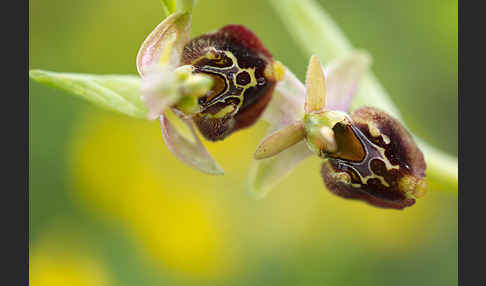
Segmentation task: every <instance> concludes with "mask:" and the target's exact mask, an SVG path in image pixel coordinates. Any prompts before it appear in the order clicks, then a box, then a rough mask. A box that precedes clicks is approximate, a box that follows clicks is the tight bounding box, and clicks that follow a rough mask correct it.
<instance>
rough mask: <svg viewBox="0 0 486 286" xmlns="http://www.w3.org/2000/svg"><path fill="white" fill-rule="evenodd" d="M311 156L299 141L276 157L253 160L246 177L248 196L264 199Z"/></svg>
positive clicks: (305, 146)
mask: <svg viewBox="0 0 486 286" xmlns="http://www.w3.org/2000/svg"><path fill="white" fill-rule="evenodd" d="M312 154H313V153H312V152H311V151H310V150H309V148H307V145H306V144H305V142H304V141H301V142H299V143H297V144H296V145H294V146H292V147H290V148H288V149H286V150H284V151H282V152H281V153H280V154H278V156H275V157H272V158H268V159H264V160H258V161H257V160H254V161H253V162H252V164H251V166H250V171H249V177H248V183H249V192H250V194H251V195H252V196H253V197H254V198H256V199H261V198H263V197H265V196H266V195H267V194H268V193H269V192H270V191H271V190H272V189H273V188H274V187H275V185H277V184H278V183H280V182H281V181H282V180H283V179H284V178H285V177H286V176H287V175H288V174H290V171H292V169H293V168H294V167H295V166H296V165H297V164H298V163H299V162H301V161H302V160H304V159H306V158H308V157H309V156H311V155H312Z"/></svg>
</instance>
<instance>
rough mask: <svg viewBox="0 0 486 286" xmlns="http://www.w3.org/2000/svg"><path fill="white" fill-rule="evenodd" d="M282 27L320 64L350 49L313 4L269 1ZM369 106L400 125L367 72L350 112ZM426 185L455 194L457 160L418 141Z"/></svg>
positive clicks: (383, 92)
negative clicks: (389, 115)
mask: <svg viewBox="0 0 486 286" xmlns="http://www.w3.org/2000/svg"><path fill="white" fill-rule="evenodd" d="M269 1H270V4H271V5H272V6H273V8H274V9H275V10H276V11H277V14H278V15H279V16H280V18H281V20H282V22H283V24H284V25H285V26H286V27H287V29H288V30H289V32H290V33H291V35H292V36H293V37H294V38H295V40H296V42H297V43H298V44H300V46H301V47H302V49H303V50H304V51H305V52H307V54H308V55H309V56H310V55H312V54H316V55H318V56H319V58H320V59H321V60H322V61H330V60H331V59H335V58H343V57H345V56H346V55H348V54H349V53H350V52H351V51H352V50H353V46H352V44H351V42H350V41H349V40H348V39H347V38H346V36H345V35H344V33H343V32H342V31H341V29H340V28H339V27H338V25H337V24H336V23H335V22H334V21H333V20H332V18H331V17H330V16H329V15H328V13H327V12H326V11H325V10H324V9H322V7H320V6H319V5H317V3H316V2H315V1H313V0H299V1H294V0H269ZM365 105H371V106H375V107H378V108H380V109H382V110H385V111H386V112H388V113H389V114H391V115H392V116H394V117H395V118H398V119H399V120H401V121H402V122H403V120H402V119H401V117H400V113H399V111H398V109H397V107H396V106H395V105H394V104H393V102H392V101H391V99H390V97H389V96H388V94H387V92H386V90H385V89H384V88H383V86H382V85H381V84H380V82H379V81H378V80H377V78H376V77H375V75H374V74H373V73H371V72H368V73H367V74H366V75H365V77H364V78H363V80H362V81H361V83H360V88H359V91H358V94H357V95H356V96H355V97H354V98H353V100H352V103H351V110H355V109H357V108H359V107H362V106H365ZM417 141H419V142H418V143H419V146H420V148H421V149H423V151H424V155H425V158H426V162H427V173H428V174H430V176H428V180H429V183H430V185H433V186H435V187H436V188H440V189H451V190H457V173H458V164H457V158H454V157H451V156H449V155H447V154H445V153H443V152H441V151H440V150H438V149H436V148H434V147H432V146H429V145H428V144H426V143H424V142H423V141H422V140H420V139H417Z"/></svg>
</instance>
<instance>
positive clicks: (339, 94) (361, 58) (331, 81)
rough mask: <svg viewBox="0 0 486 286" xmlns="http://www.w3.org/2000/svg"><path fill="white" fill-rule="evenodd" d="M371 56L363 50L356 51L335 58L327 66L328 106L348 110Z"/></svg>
mask: <svg viewBox="0 0 486 286" xmlns="http://www.w3.org/2000/svg"><path fill="white" fill-rule="evenodd" d="M370 64H371V57H370V55H369V54H368V53H366V52H363V51H356V52H353V53H352V54H350V55H349V56H348V57H346V58H343V59H341V60H334V61H332V62H330V63H329V65H327V66H326V68H325V71H326V84H327V98H326V102H327V104H326V107H327V108H328V109H331V110H341V111H345V112H347V111H348V109H349V106H350V104H351V100H352V98H353V96H354V95H355V94H356V90H357V87H358V83H359V80H360V79H361V77H362V76H363V75H364V73H365V72H366V70H367V69H368V67H369V65H370Z"/></svg>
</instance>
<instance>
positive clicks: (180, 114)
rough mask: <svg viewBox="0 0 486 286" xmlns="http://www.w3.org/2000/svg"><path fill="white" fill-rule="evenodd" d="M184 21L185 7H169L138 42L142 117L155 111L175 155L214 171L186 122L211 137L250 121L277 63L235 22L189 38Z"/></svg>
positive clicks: (267, 94)
mask: <svg viewBox="0 0 486 286" xmlns="http://www.w3.org/2000/svg"><path fill="white" fill-rule="evenodd" d="M190 24H191V15H190V14H189V13H180V12H176V13H174V14H171V15H169V17H167V18H166V19H165V20H164V21H163V22H162V23H161V24H160V25H158V26H157V27H156V28H155V30H154V31H153V32H152V33H151V34H150V35H149V36H148V37H147V39H146V40H145V41H144V43H143V44H142V46H141V48H140V51H139V53H138V56H137V69H138V72H139V73H140V76H141V77H142V99H143V101H144V103H145V105H146V106H147V108H148V110H149V113H148V118H149V119H156V118H159V119H160V122H161V125H162V135H163V138H164V141H165V143H166V145H167V147H168V148H169V150H170V151H171V152H172V153H173V154H174V155H175V156H176V157H177V158H179V159H180V160H182V161H183V162H184V163H186V164H188V165H190V166H192V167H195V168H197V169H199V170H200V171H203V172H206V173H212V174H219V173H222V169H221V168H220V167H219V166H218V165H217V163H216V162H215V161H214V159H213V158H212V157H211V155H210V154H209V153H208V152H207V150H206V148H205V147H204V145H203V144H202V143H201V141H200V139H199V138H198V136H197V134H196V132H195V128H194V127H193V123H195V125H196V126H197V128H198V129H199V131H200V132H201V134H202V135H203V136H204V137H205V138H206V139H208V140H211V141H216V140H223V139H224V138H226V137H227V136H228V135H230V134H231V133H233V132H235V131H237V130H240V129H242V128H246V127H249V126H251V125H252V124H254V123H255V122H256V121H257V120H258V118H259V117H260V115H261V114H262V113H263V111H264V110H265V108H266V106H267V104H268V103H269V102H270V100H271V98H272V93H273V90H274V88H275V85H276V83H277V80H278V79H279V77H280V75H279V74H280V73H281V72H282V68H281V65H280V64H279V62H276V61H274V60H273V58H272V55H271V54H270V52H268V50H267V49H266V48H265V47H264V46H263V44H262V43H261V41H260V40H259V39H258V38H257V36H256V35H255V34H254V33H253V32H252V31H250V30H248V29H247V28H245V27H243V26H241V25H227V26H225V27H222V28H221V29H219V30H217V31H216V32H213V33H207V34H204V35H201V36H199V37H196V38H194V39H192V40H189V31H190ZM184 130H185V131H186V132H184Z"/></svg>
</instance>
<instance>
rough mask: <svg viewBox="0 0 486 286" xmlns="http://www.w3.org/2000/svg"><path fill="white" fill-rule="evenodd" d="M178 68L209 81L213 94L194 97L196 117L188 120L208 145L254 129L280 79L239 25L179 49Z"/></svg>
mask: <svg viewBox="0 0 486 286" xmlns="http://www.w3.org/2000/svg"><path fill="white" fill-rule="evenodd" d="M181 64H182V65H191V66H193V68H194V69H193V72H194V73H202V74H205V75H209V76H211V77H212V79H213V82H214V84H213V87H212V89H211V90H210V91H209V92H207V93H206V94H205V95H203V96H201V97H199V100H198V103H199V107H200V110H201V111H200V112H199V113H197V114H195V115H194V116H193V120H194V122H195V123H196V125H197V126H198V128H199V130H200V131H201V133H202V134H203V135H204V137H206V138H207V139H208V140H211V141H216V140H222V139H224V138H225V137H226V136H228V135H229V134H231V133H232V132H234V131H236V130H239V129H241V128H245V127H248V126H250V125H252V124H253V123H255V122H256V121H257V119H258V118H259V117H260V115H261V114H262V112H263V111H264V110H265V108H266V106H267V104H268V103H269V101H270V99H271V97H272V93H273V90H274V88H275V85H276V82H277V79H278V78H279V75H278V71H277V72H275V71H274V66H275V65H274V61H273V58H272V55H271V54H270V53H269V52H268V51H267V49H266V48H265V47H264V46H263V44H262V43H261V42H260V40H259V39H258V38H257V36H256V35H255V34H254V33H253V32H251V31H250V30H248V29H246V28H245V27H243V26H240V25H228V26H225V27H223V28H221V29H219V30H218V31H216V32H214V33H209V34H204V35H202V36H199V37H197V38H194V39H192V40H191V41H189V42H188V43H187V44H186V45H185V47H184V51H183V56H182V60H181Z"/></svg>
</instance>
